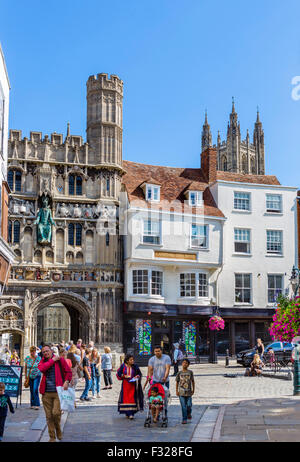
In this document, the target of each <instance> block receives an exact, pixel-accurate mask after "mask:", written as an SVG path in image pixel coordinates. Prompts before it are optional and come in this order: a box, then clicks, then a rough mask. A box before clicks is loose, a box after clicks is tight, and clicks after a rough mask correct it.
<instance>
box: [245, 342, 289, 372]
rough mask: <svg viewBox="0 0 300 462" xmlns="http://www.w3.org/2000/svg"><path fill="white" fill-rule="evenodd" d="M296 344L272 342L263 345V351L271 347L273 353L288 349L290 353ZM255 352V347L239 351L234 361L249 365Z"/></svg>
mask: <svg viewBox="0 0 300 462" xmlns="http://www.w3.org/2000/svg"><path fill="white" fill-rule="evenodd" d="M296 345H297V344H295V343H288V342H272V343H269V344H268V345H267V346H265V353H266V352H267V351H269V350H270V349H271V348H272V349H273V351H274V353H276V352H277V351H290V352H291V354H292V351H293V349H294V348H295V346H296ZM255 353H256V348H251V349H249V350H243V351H240V352H239V353H238V354H237V355H236V361H237V363H238V364H241V365H242V366H244V367H249V366H250V364H251V362H252V361H253V356H254V355H255Z"/></svg>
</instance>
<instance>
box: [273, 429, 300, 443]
mask: <svg viewBox="0 0 300 462" xmlns="http://www.w3.org/2000/svg"><path fill="white" fill-rule="evenodd" d="M268 434H269V439H270V441H274V442H275V441H276V442H299V441H300V433H299V430H298V429H288V430H285V431H284V432H283V431H282V430H268Z"/></svg>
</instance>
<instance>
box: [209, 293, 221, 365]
mask: <svg viewBox="0 0 300 462" xmlns="http://www.w3.org/2000/svg"><path fill="white" fill-rule="evenodd" d="M210 305H211V306H212V316H220V313H219V309H218V307H217V306H214V304H213V300H211V301H210ZM217 354H218V352H217V331H215V330H211V331H210V345H209V362H210V363H212V364H218V356H217Z"/></svg>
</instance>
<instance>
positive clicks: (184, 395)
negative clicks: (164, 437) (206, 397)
mask: <svg viewBox="0 0 300 462" xmlns="http://www.w3.org/2000/svg"><path fill="white" fill-rule="evenodd" d="M189 365H190V361H189V360H188V359H186V358H185V359H183V361H182V370H181V371H179V372H178V374H177V376H176V395H177V396H179V400H180V404H181V410H182V423H183V424H186V423H187V419H189V420H190V419H191V418H192V396H193V394H194V392H195V381H194V374H193V372H192V371H190V370H188V368H189Z"/></svg>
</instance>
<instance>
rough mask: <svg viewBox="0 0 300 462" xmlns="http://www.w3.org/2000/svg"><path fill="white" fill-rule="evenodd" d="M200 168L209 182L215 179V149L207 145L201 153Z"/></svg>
mask: <svg viewBox="0 0 300 462" xmlns="http://www.w3.org/2000/svg"><path fill="white" fill-rule="evenodd" d="M201 170H202V173H203V175H204V177H205V178H206V181H207V182H208V183H209V184H210V183H213V182H214V181H216V179H217V149H216V148H212V147H207V148H206V149H204V151H202V153H201Z"/></svg>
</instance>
